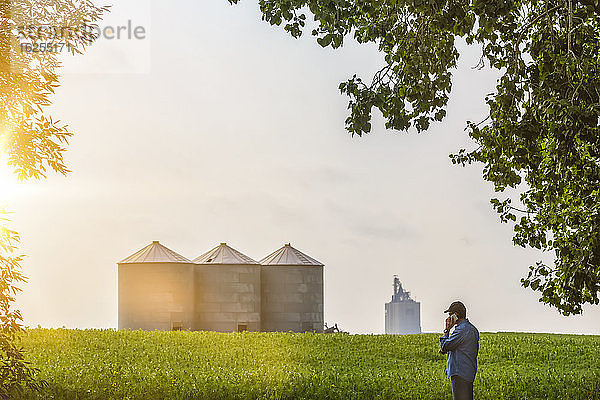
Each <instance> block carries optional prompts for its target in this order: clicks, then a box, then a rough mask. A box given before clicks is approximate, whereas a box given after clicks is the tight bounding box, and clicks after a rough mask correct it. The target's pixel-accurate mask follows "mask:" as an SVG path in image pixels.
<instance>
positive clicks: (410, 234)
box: [0, 0, 600, 334]
mask: <svg viewBox="0 0 600 400" xmlns="http://www.w3.org/2000/svg"><path fill="white" fill-rule="evenodd" d="M256 3H257V2H256V1H255V0H252V1H251V0H243V1H242V4H240V5H238V6H236V7H231V6H229V5H228V3H227V1H226V0H212V1H200V2H199V1H197V0H194V1H192V0H186V1H183V0H176V1H171V2H158V1H154V2H152V4H150V3H144V2H143V1H140V0H136V1H132V0H130V1H119V2H118V4H116V5H115V6H114V7H113V11H112V14H111V16H110V18H109V19H108V20H107V21H105V23H106V24H108V23H112V24H127V21H128V20H131V21H132V23H133V25H141V26H144V28H145V29H146V32H147V36H146V39H144V40H138V41H133V40H132V41H128V40H112V41H109V40H100V41H99V42H98V44H96V45H94V46H93V47H92V48H91V49H90V50H89V52H88V53H87V55H86V56H84V57H77V58H75V59H73V58H68V59H66V60H65V61H66V67H65V70H64V76H63V79H62V86H61V87H60V89H59V90H58V91H57V94H56V96H55V98H54V106H53V115H54V116H55V117H57V118H59V119H61V120H62V121H65V122H68V124H69V125H70V127H71V129H72V130H73V131H75V132H76V133H77V135H76V136H75V137H74V138H73V140H72V141H71V143H70V146H69V150H68V154H67V157H66V158H67V161H68V164H69V167H70V168H71V169H72V171H73V172H72V173H71V174H69V176H68V177H66V178H65V177H61V176H51V177H50V178H49V179H47V180H46V181H43V182H39V183H29V184H25V185H22V184H21V185H19V184H16V183H15V180H14V179H13V178H11V177H10V175H9V174H8V171H7V169H6V168H5V167H2V169H1V170H0V179H1V182H2V183H1V185H2V186H0V190H2V197H3V201H4V203H6V204H7V208H9V209H10V210H12V211H13V212H14V214H12V219H13V223H12V227H13V228H15V229H16V230H18V231H19V232H21V234H22V252H23V253H25V254H27V255H28V257H27V259H26V261H25V262H24V263H23V265H24V268H25V272H26V274H27V275H28V276H29V278H30V282H29V283H28V284H27V285H26V286H24V292H23V293H22V294H21V295H20V297H19V306H20V307H21V309H22V311H23V315H24V318H25V323H26V324H27V325H29V326H36V325H38V324H39V325H42V326H47V327H57V326H66V327H72V328H88V327H96V328H111V327H113V328H114V327H116V324H117V265H116V262H117V261H119V260H121V259H123V258H125V257H127V256H128V255H130V254H132V253H133V252H135V251H137V250H139V249H140V248H142V247H144V246H146V245H147V244H148V243H149V242H150V241H152V240H160V241H161V243H163V244H164V245H166V246H168V247H169V248H171V249H173V250H174V251H176V252H178V253H180V254H182V255H184V256H186V257H188V258H194V257H196V256H198V255H200V254H201V253H203V252H205V251H207V250H209V249H211V248H212V247H214V246H216V245H217V244H219V243H220V242H227V243H228V244H230V245H231V246H232V247H234V248H236V249H238V250H240V251H241V252H243V253H245V254H247V255H248V256H250V257H252V258H254V259H257V260H258V259H260V258H262V257H264V256H265V255H267V254H269V253H270V252H272V251H274V250H275V249H277V248H279V247H280V246H282V245H283V244H284V243H287V242H291V243H292V245H293V246H295V247H296V248H298V249H299V250H301V251H303V252H305V253H307V254H309V255H310V256H312V257H314V258H316V259H318V260H319V261H322V262H323V263H324V264H325V267H324V279H325V321H326V322H328V323H333V322H337V323H338V325H339V327H340V328H341V329H343V330H347V331H350V332H352V333H383V330H384V303H385V302H387V301H389V300H390V298H391V295H392V279H393V275H394V274H398V275H399V277H400V280H401V281H402V283H403V285H404V287H405V288H406V289H407V290H409V291H411V292H412V295H413V297H414V298H415V299H416V300H418V301H420V302H421V316H422V318H421V319H422V321H421V324H422V328H423V330H424V331H428V332H433V331H439V330H440V329H441V327H442V319H443V314H442V311H443V310H444V309H445V308H446V306H447V305H448V304H449V303H450V302H451V301H453V300H456V299H461V300H463V302H464V303H465V304H466V306H467V309H468V313H469V318H470V319H471V321H472V322H473V323H474V324H475V325H476V326H477V327H478V328H479V329H480V330H481V331H536V332H574V333H593V334H600V308H599V307H585V312H584V315H583V316H575V317H568V318H567V317H561V316H560V315H559V314H558V313H557V312H556V311H555V310H554V309H551V308H549V307H547V306H544V305H542V304H540V303H538V301H537V294H536V293H534V292H532V291H530V290H528V289H524V288H521V287H520V284H519V279H520V278H521V277H522V276H525V275H526V273H527V267H528V266H529V265H531V264H532V263H534V262H535V261H536V260H538V259H540V258H541V257H544V259H545V260H551V259H552V258H551V257H549V255H548V254H546V255H544V254H540V253H538V252H535V251H531V250H524V249H521V248H515V247H513V245H512V242H511V238H512V228H511V227H510V226H509V225H503V224H500V223H499V220H498V217H497V215H496V214H495V212H494V211H493V210H492V208H491V206H490V204H489V199H490V197H491V196H492V195H493V192H492V188H491V185H490V184H488V183H485V182H483V180H482V179H481V167H480V166H473V167H470V168H460V167H455V166H452V164H451V163H450V161H449V158H448V155H449V154H450V153H452V152H455V151H456V150H457V149H459V148H461V146H467V148H471V147H472V146H473V145H472V143H470V142H469V139H468V137H467V136H466V134H465V132H464V131H463V129H464V127H465V121H466V120H469V119H470V120H479V119H481V118H482V117H484V116H485V115H486V107H485V104H484V101H483V98H484V95H485V94H486V93H489V92H491V91H492V90H493V88H494V83H495V77H496V75H495V73H494V72H493V71H490V70H487V69H484V70H481V71H478V70H474V69H472V68H471V67H472V66H473V65H475V64H477V61H478V58H479V52H478V49H477V48H466V47H465V46H463V47H462V48H461V49H462V50H461V52H462V57H461V61H460V66H459V68H458V69H457V70H456V71H455V74H454V79H453V82H454V89H453V93H452V95H451V101H450V105H449V107H448V117H447V118H446V119H445V121H444V122H443V123H440V124H437V125H434V126H433V127H432V128H431V129H430V130H429V132H427V133H426V134H419V135H418V134H415V133H414V132H409V133H400V132H393V131H386V130H385V128H384V125H383V121H382V119H381V118H380V117H379V116H377V117H376V118H375V120H374V129H373V132H372V133H371V134H369V135H367V136H366V137H363V138H357V137H355V138H351V137H350V135H349V134H347V133H346V132H345V130H344V119H345V118H346V116H347V110H346V107H347V98H345V97H344V96H342V95H340V94H339V90H338V89H337V87H338V84H339V83H340V82H341V81H343V80H345V79H347V78H348V77H350V76H352V75H353V74H355V73H357V74H359V75H361V76H363V77H365V78H366V79H370V78H371V74H372V73H373V72H374V71H376V70H377V69H378V68H379V67H380V66H381V65H382V64H381V56H380V55H379V54H378V53H377V52H376V50H375V48H373V47H364V46H363V47H359V46H358V45H356V44H354V43H352V42H351V41H349V42H348V43H347V45H346V46H344V48H343V49H340V50H332V49H322V48H320V46H318V45H317V44H316V43H315V42H314V39H312V38H311V37H310V36H309V35H308V36H306V37H304V38H302V39H300V40H294V39H293V38H291V37H289V36H287V35H286V34H285V33H284V32H283V30H282V29H281V28H277V27H271V26H269V25H268V24H267V23H265V22H262V21H261V20H260V13H259V11H258V6H257V4H256Z"/></svg>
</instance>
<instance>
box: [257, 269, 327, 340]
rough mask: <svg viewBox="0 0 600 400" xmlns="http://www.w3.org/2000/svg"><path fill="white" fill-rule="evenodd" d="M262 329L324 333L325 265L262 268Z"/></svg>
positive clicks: (268, 330)
mask: <svg viewBox="0 0 600 400" xmlns="http://www.w3.org/2000/svg"><path fill="white" fill-rule="evenodd" d="M261 282H262V285H261V296H262V313H261V316H262V330H263V331H267V332H270V331H293V332H306V331H314V332H323V266H313V265H300V266H291V265H263V266H262V267H261Z"/></svg>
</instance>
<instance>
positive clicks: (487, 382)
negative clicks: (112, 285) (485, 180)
mask: <svg viewBox="0 0 600 400" xmlns="http://www.w3.org/2000/svg"><path fill="white" fill-rule="evenodd" d="M23 345H24V347H25V349H26V351H27V355H28V359H29V360H30V361H32V362H33V363H34V364H35V365H37V366H39V367H40V369H41V373H40V377H41V378H43V379H45V380H46V381H47V382H48V383H49V386H48V387H47V389H46V391H45V392H44V393H42V394H41V395H31V396H29V398H42V399H145V400H146V399H211V400H213V399H215V400H216V399H411V400H413V399H435V400H438V399H451V395H450V382H449V380H448V379H447V378H445V376H444V368H445V356H442V355H439V354H438V353H437V350H438V347H439V340H438V335H432V334H427V335H413V336H387V335H345V334H333V335H323V334H312V333H306V334H294V333H240V334H238V333H215V332H115V331H112V330H103V331H99V330H87V331H78V330H66V329H59V330H45V329H34V330H30V331H28V332H27V334H26V336H25V338H24V341H23ZM475 398H476V399H600V337H599V336H571V335H548V334H519V333H499V334H490V333H488V334H485V333H484V334H482V335H481V342H480V355H479V372H478V374H477V378H476V380H475Z"/></svg>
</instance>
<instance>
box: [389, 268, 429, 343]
mask: <svg viewBox="0 0 600 400" xmlns="http://www.w3.org/2000/svg"><path fill="white" fill-rule="evenodd" d="M385 333H386V334H399V335H406V334H412V333H421V303H419V302H417V301H414V300H413V299H411V298H410V292H406V291H404V289H403V288H402V284H401V283H400V279H398V276H397V275H394V295H393V296H392V301H390V302H389V303H385Z"/></svg>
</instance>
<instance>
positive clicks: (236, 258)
mask: <svg viewBox="0 0 600 400" xmlns="http://www.w3.org/2000/svg"><path fill="white" fill-rule="evenodd" d="M194 263H196V264H258V262H257V261H255V260H253V259H251V258H250V257H248V256H247V255H245V254H242V253H241V252H239V251H237V250H236V249H234V248H232V247H229V246H228V245H227V243H221V244H220V245H218V246H217V247H215V248H214V249H212V250H209V251H207V252H206V253H204V254H202V255H201V256H198V257H196V258H195V259H194Z"/></svg>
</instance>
